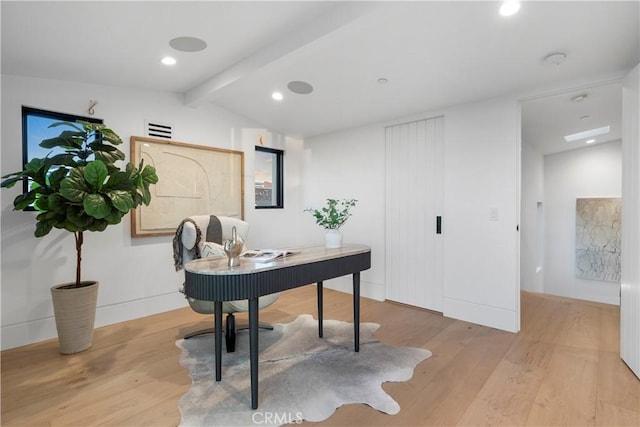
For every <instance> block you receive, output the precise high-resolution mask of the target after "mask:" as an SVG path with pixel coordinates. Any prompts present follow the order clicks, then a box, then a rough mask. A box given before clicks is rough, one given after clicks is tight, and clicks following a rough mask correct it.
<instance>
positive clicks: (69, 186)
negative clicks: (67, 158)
mask: <svg viewBox="0 0 640 427" xmlns="http://www.w3.org/2000/svg"><path fill="white" fill-rule="evenodd" d="M88 193H89V187H88V186H87V184H86V182H85V180H84V174H83V172H82V168H75V169H71V172H70V173H69V176H67V177H66V178H65V179H63V180H62V181H60V194H61V195H62V196H63V197H64V198H66V199H68V200H70V201H72V202H82V201H83V200H84V198H85V197H87V195H88Z"/></svg>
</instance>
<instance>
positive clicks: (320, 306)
mask: <svg viewBox="0 0 640 427" xmlns="http://www.w3.org/2000/svg"><path fill="white" fill-rule="evenodd" d="M316 287H317V288H318V336H319V337H320V338H322V282H321V281H320V282H318V283H317V284H316Z"/></svg>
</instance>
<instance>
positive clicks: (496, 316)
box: [443, 297, 520, 332]
mask: <svg viewBox="0 0 640 427" xmlns="http://www.w3.org/2000/svg"><path fill="white" fill-rule="evenodd" d="M443 314H444V315H445V316H446V317H451V318H453V319H458V320H464V321H465V322H471V323H477V324H479V325H483V326H488V327H490V328H496V329H501V330H503V331H507V332H518V331H519V330H520V322H519V319H518V317H517V313H516V312H515V311H511V310H505V309H503V308H498V307H491V306H488V305H482V304H476V303H472V302H468V301H462V300H458V299H453V298H446V297H445V298H444V310H443Z"/></svg>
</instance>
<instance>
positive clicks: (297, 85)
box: [287, 80, 313, 95]
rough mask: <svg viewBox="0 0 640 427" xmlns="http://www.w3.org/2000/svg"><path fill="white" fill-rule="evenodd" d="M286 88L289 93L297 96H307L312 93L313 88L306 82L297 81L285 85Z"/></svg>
mask: <svg viewBox="0 0 640 427" xmlns="http://www.w3.org/2000/svg"><path fill="white" fill-rule="evenodd" d="M287 87H288V88H289V90H290V91H291V92H293V93H297V94H298V95H307V94H310V93H311V92H313V86H311V85H310V84H309V83H307V82H301V81H297V80H296V81H292V82H289V83H287Z"/></svg>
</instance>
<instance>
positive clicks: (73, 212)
mask: <svg viewBox="0 0 640 427" xmlns="http://www.w3.org/2000/svg"><path fill="white" fill-rule="evenodd" d="M90 219H91V217H89V216H87V215H85V214H84V207H82V206H68V207H67V221H69V222H70V223H72V224H74V225H75V226H77V227H78V228H80V229H84V228H85V227H86V226H87V225H89V223H90Z"/></svg>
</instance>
